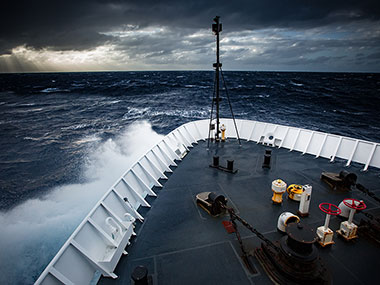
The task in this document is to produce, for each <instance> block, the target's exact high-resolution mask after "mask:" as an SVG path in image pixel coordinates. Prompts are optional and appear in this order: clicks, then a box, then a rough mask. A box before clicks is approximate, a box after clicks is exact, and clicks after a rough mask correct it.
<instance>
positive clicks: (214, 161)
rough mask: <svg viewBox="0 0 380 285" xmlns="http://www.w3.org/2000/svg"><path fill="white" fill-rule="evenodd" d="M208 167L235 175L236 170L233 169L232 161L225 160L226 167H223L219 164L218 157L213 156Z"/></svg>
mask: <svg viewBox="0 0 380 285" xmlns="http://www.w3.org/2000/svg"><path fill="white" fill-rule="evenodd" d="M210 167H212V168H216V169H219V170H223V171H226V172H229V173H236V172H237V169H234V161H233V160H227V167H223V166H221V165H220V164H219V156H213V158H212V164H210Z"/></svg>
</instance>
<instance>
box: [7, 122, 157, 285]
mask: <svg viewBox="0 0 380 285" xmlns="http://www.w3.org/2000/svg"><path fill="white" fill-rule="evenodd" d="M161 138H162V136H161V135H158V134H157V133H155V132H154V131H153V130H152V127H151V125H150V124H149V123H148V122H146V121H138V122H134V123H132V124H131V125H129V126H128V127H127V128H126V129H125V130H124V131H123V132H122V133H121V134H120V135H118V136H116V137H115V138H112V139H108V140H106V141H105V142H102V143H100V144H99V145H98V146H97V147H95V149H93V150H92V151H90V154H89V155H88V157H87V159H86V161H85V162H84V167H83V175H84V177H85V178H86V182H85V183H81V184H70V185H64V186H60V187H56V188H54V189H51V190H50V191H49V193H47V194H46V195H44V196H42V197H40V198H36V199H30V200H28V201H26V202H24V203H23V204H20V205H18V206H17V207H15V208H13V209H12V210H10V211H7V212H1V213H0V227H1V235H0V253H1V254H0V284H9V283H12V284H31V283H33V282H34V281H35V280H36V279H37V278H38V276H39V274H40V273H41V272H42V270H43V269H44V268H45V267H46V265H47V264H48V263H49V262H50V260H51V259H52V258H53V257H54V255H55V254H56V253H57V252H58V250H59V249H60V247H61V246H62V245H63V244H64V242H65V241H66V240H67V238H68V237H69V236H70V235H71V233H72V232H73V231H74V229H75V228H76V227H77V226H78V225H79V223H80V222H81V221H82V220H83V218H84V217H85V216H86V215H87V214H88V212H89V211H90V210H91V208H93V207H94V205H95V204H96V202H97V201H98V200H99V199H100V198H101V196H102V195H103V194H104V193H105V192H106V191H107V190H108V189H109V188H110V187H111V186H112V184H113V183H114V182H115V181H116V179H118V178H119V177H120V176H121V175H122V174H123V173H124V172H125V171H126V170H127V169H128V168H129V167H130V166H131V165H132V164H133V163H134V162H135V161H137V159H139V158H140V157H141V156H142V155H143V154H144V153H145V152H147V151H148V150H149V149H150V148H151V147H152V146H153V145H155V144H156V143H157V142H159V140H160V139H161ZM93 139H94V138H91V140H93Z"/></svg>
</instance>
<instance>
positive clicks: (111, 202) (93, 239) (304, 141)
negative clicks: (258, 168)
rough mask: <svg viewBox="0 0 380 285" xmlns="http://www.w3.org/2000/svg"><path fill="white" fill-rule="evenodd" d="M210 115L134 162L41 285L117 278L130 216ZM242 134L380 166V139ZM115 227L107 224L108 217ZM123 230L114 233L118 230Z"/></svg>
mask: <svg viewBox="0 0 380 285" xmlns="http://www.w3.org/2000/svg"><path fill="white" fill-rule="evenodd" d="M221 124H225V126H226V127H227V131H226V137H227V138H236V137H237V134H236V130H235V126H234V124H233V121H232V119H221ZM208 125H209V120H199V121H194V122H190V123H186V124H184V125H182V126H180V127H178V128H177V129H175V130H173V131H172V132H170V133H169V134H168V135H166V136H165V137H164V138H163V139H162V140H161V141H160V142H159V143H158V144H157V145H155V146H154V147H153V148H152V149H151V150H149V151H148V152H147V153H146V154H144V155H143V156H142V157H141V158H140V159H139V160H138V161H137V162H136V163H135V164H133V165H132V166H131V168H130V169H128V170H127V171H126V172H125V173H124V174H123V175H122V176H121V177H120V178H119V179H118V180H117V181H116V182H115V184H114V185H112V187H111V188H110V189H109V190H108V191H107V192H106V193H105V194H104V196H103V197H102V198H101V199H100V201H99V202H98V203H97V204H96V205H95V207H94V208H93V209H92V210H91V211H90V213H89V214H88V215H87V217H86V218H85V219H84V220H83V221H82V222H81V223H80V225H79V226H78V227H77V229H76V230H75V231H74V232H73V234H72V235H71V236H70V238H69V239H68V240H67V241H66V242H65V244H64V245H63V246H62V248H61V249H60V250H59V252H58V253H57V254H56V256H55V257H54V258H53V260H52V261H51V262H50V263H49V265H48V266H47V267H46V269H45V270H44V271H43V272H42V274H41V276H40V277H39V278H38V280H37V281H36V284H61V283H65V284H89V283H90V282H91V281H93V278H94V274H95V273H96V272H100V273H101V274H102V275H104V276H109V277H113V278H116V277H117V276H116V275H115V274H114V273H113V270H114V268H115V267H116V265H117V263H118V261H119V259H120V257H121V255H122V254H126V251H125V247H126V246H127V244H128V243H129V239H130V237H131V236H132V235H134V231H133V228H134V224H133V222H131V221H130V217H133V218H134V219H139V220H140V221H143V220H144V218H143V217H142V215H141V214H139V213H138V212H137V210H138V209H139V207H150V205H149V203H147V201H146V200H145V197H146V196H147V195H152V196H155V195H156V194H155V193H154V192H153V191H152V187H153V186H158V187H160V186H161V184H160V183H159V181H158V180H159V179H160V178H161V179H167V177H166V176H165V174H164V172H172V170H171V169H170V166H176V163H175V160H181V159H182V158H183V157H184V155H185V154H186V152H187V151H188V149H189V147H192V144H194V143H197V142H198V141H199V140H206V139H207V138H208ZM237 126H238V130H239V135H240V138H241V139H245V140H247V141H250V140H251V141H255V142H257V143H264V142H265V141H266V142H267V141H268V137H269V135H271V136H272V135H273V137H274V139H273V140H271V141H273V142H274V143H273V145H274V146H276V147H283V148H287V149H289V150H291V151H292V150H295V151H299V152H301V153H303V154H312V155H315V157H316V158H318V157H323V158H327V159H329V160H330V161H334V160H335V158H336V157H338V158H341V159H345V160H347V165H350V164H351V163H352V162H356V163H359V164H363V165H364V168H363V170H367V169H368V167H370V166H371V167H376V168H380V144H378V143H374V142H368V141H363V140H357V139H353V138H348V137H342V136H337V135H334V134H327V133H321V132H317V131H310V130H306V129H300V128H294V127H288V126H282V125H276V124H271V123H263V122H258V121H249V120H237ZM107 220H108V221H112V222H109V223H111V224H112V223H113V224H114V226H113V227H110V226H107V222H106V221H107ZM111 228H114V229H113V230H115V228H116V229H117V234H116V235H115V233H114V234H112V229H111Z"/></svg>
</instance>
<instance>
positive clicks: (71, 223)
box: [0, 71, 380, 284]
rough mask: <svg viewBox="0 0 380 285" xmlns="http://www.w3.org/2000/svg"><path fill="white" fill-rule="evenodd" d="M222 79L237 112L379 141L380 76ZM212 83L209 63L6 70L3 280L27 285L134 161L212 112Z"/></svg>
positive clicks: (0, 235) (0, 133)
mask: <svg viewBox="0 0 380 285" xmlns="http://www.w3.org/2000/svg"><path fill="white" fill-rule="evenodd" d="M224 78H225V83H226V86H227V88H228V90H229V91H228V93H229V95H230V98H231V102H232V106H233V110H234V113H235V116H236V117H237V118H245V119H251V120H258V121H265V122H271V123H278V124H283V125H289V126H295V127H302V128H307V129H311V130H319V131H323V132H329V133H334V134H339V135H345V136H349V137H354V138H359V139H363V140H369V141H376V142H380V111H379V108H380V74H364V73H295V72H232V71H230V72H224ZM213 82H214V73H213V72H211V71H210V72H201V71H199V72H198V71H186V72H185V71H175V72H174V71H173V72H89V73H45V74H44V73H33V74H0V284H32V283H33V282H34V281H35V280H36V279H37V278H38V276H39V274H40V273H41V272H42V270H43V269H44V268H45V266H46V265H47V264H48V263H49V261H50V260H51V258H52V257H53V256H54V255H55V254H56V252H57V251H58V250H59V248H60V247H61V246H62V244H63V243H64V242H65V240H66V239H67V238H68V237H69V236H70V234H71V233H72V231H73V230H74V229H75V228H76V226H77V225H78V224H79V223H80V221H81V220H82V219H83V218H84V217H85V215H86V214H87V213H88V211H89V210H90V209H91V208H92V207H93V206H94V204H95V203H96V201H97V200H98V199H99V198H100V197H101V196H102V194H103V193H104V192H105V191H107V190H108V189H109V187H110V186H111V185H112V184H113V183H114V181H115V180H116V179H117V178H118V177H120V175H121V174H122V173H123V172H124V171H125V170H126V169H127V168H128V166H129V165H131V164H132V163H133V162H134V161H135V160H136V159H137V158H138V157H139V156H140V155H142V154H143V153H144V152H145V151H147V150H148V149H149V148H150V147H151V146H152V145H153V144H154V143H155V142H157V141H158V140H159V139H160V137H162V136H163V135H165V134H166V133H168V132H169V131H171V130H172V129H174V128H176V127H178V126H180V125H181V124H183V123H186V122H189V121H192V120H197V119H205V118H209V112H210V108H211V98H212V95H213ZM221 94H222V98H223V100H222V102H221V104H222V105H221V116H222V117H231V115H230V111H229V108H228V105H227V100H226V96H225V92H224V91H223V90H222V92H221Z"/></svg>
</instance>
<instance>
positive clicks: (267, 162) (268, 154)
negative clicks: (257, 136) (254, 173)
mask: <svg viewBox="0 0 380 285" xmlns="http://www.w3.org/2000/svg"><path fill="white" fill-rule="evenodd" d="M271 156H272V150H270V149H266V150H265V154H264V162H263V168H270V159H271Z"/></svg>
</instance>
